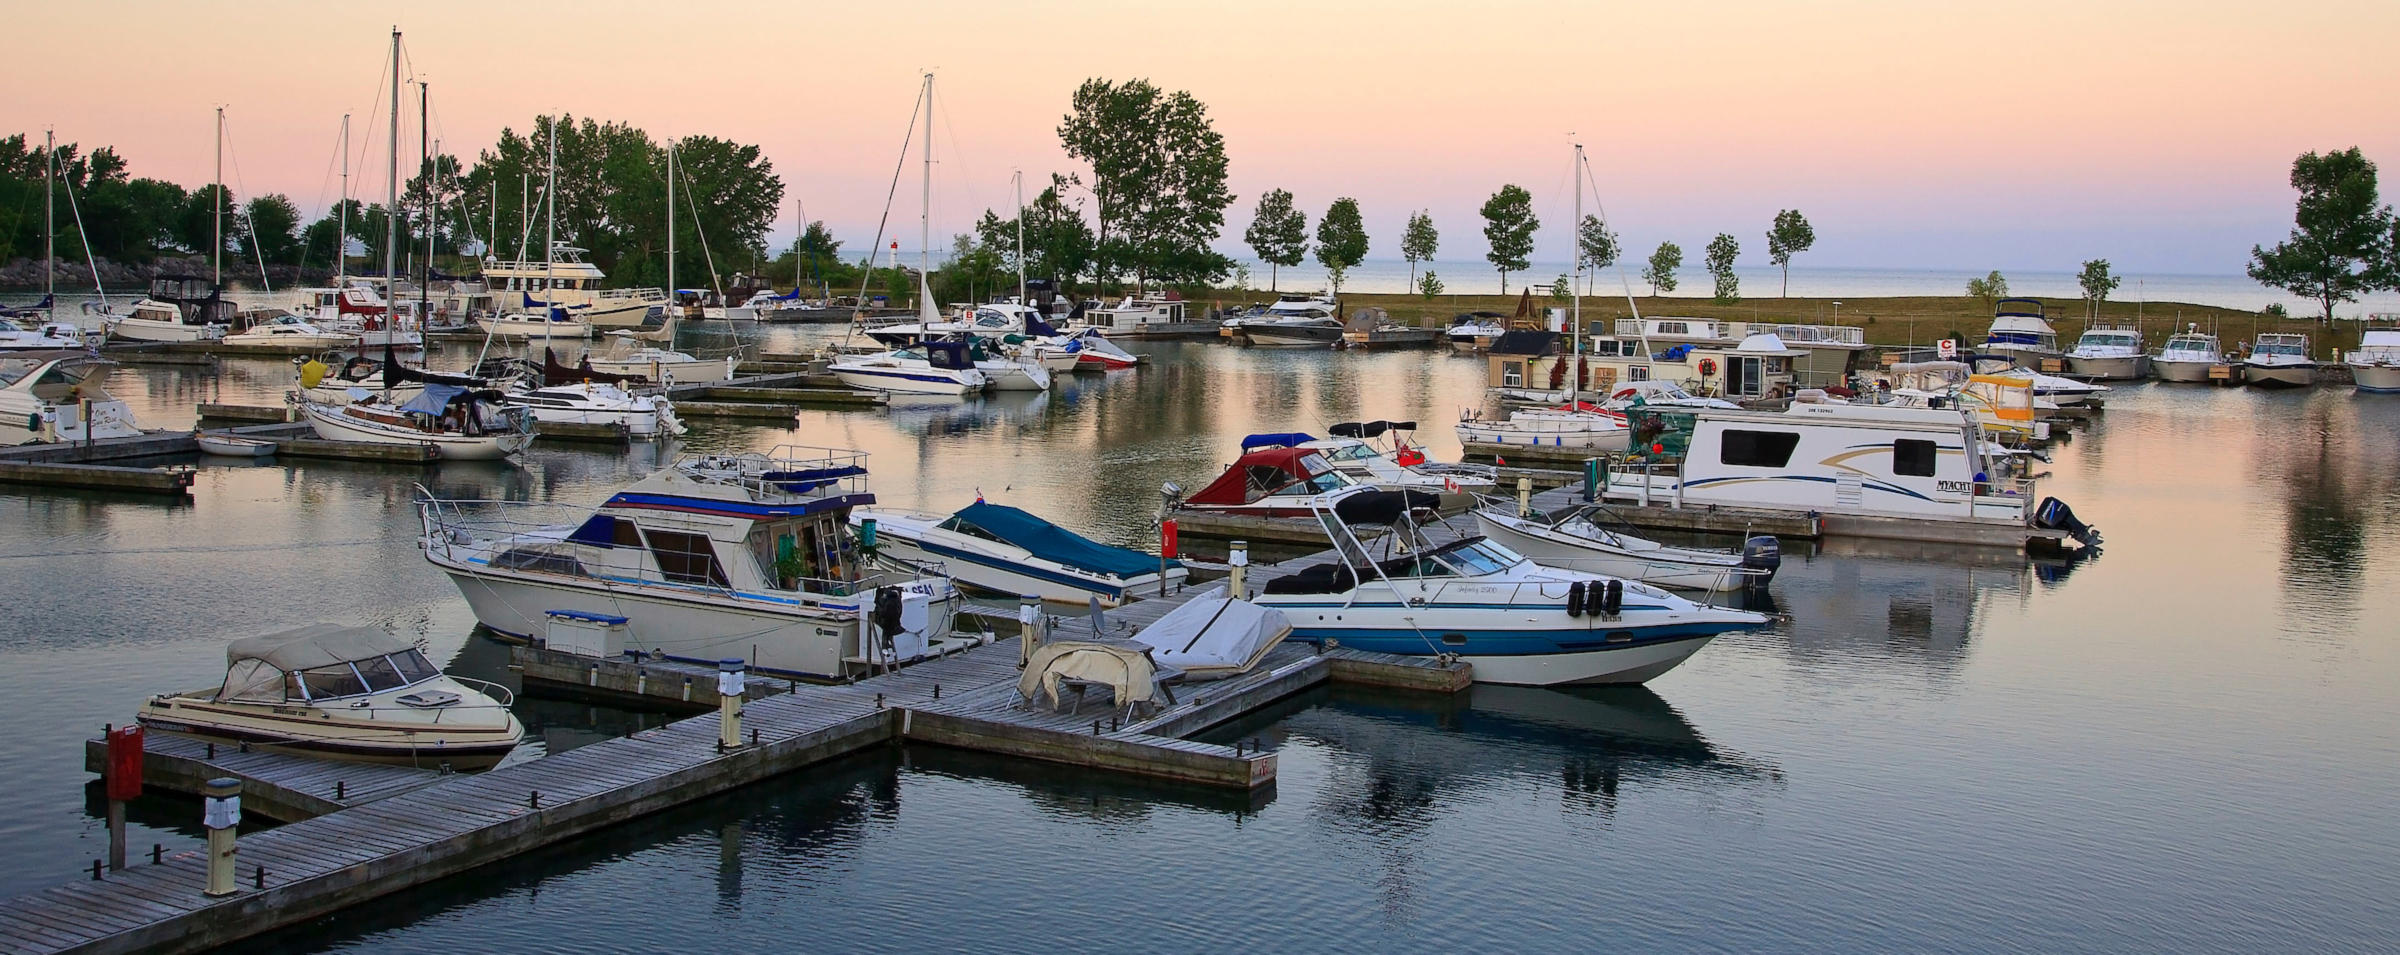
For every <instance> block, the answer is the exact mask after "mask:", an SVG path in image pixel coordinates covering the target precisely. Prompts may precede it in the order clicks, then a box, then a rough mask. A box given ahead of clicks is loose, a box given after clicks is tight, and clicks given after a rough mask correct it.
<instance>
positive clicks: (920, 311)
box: [917, 73, 941, 327]
mask: <svg viewBox="0 0 2400 955" xmlns="http://www.w3.org/2000/svg"><path fill="white" fill-rule="evenodd" d="M924 191H925V203H924V206H923V208H921V209H920V210H919V211H918V214H917V321H918V322H919V325H920V327H922V323H924V322H931V321H938V320H940V318H941V313H940V312H938V311H935V310H934V307H933V74H931V73H927V74H925V186H924Z"/></svg>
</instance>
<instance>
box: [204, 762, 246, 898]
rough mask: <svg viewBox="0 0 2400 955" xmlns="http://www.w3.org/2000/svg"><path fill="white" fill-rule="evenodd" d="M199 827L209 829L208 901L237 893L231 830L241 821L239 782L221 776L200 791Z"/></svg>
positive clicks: (240, 786)
mask: <svg viewBox="0 0 2400 955" xmlns="http://www.w3.org/2000/svg"><path fill="white" fill-rule="evenodd" d="M200 795H201V797H202V800H201V802H202V806H203V808H202V810H201V815H200V824H201V825H202V826H205V827H207V829H208V888H207V889H206V890H205V892H204V894H206V895H208V896H209V897H210V898H224V897H225V896H228V895H232V894H233V893H235V892H237V891H240V890H239V889H236V888H234V885H233V878H234V876H233V854H234V852H235V851H236V847H235V846H234V827H236V826H239V825H241V822H242V781H241V780H239V779H235V778H233V777H231V776H221V777H218V778H216V779H211V780H209V781H208V785H207V786H205V787H202V788H201V790H200Z"/></svg>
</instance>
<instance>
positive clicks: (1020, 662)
mask: <svg viewBox="0 0 2400 955" xmlns="http://www.w3.org/2000/svg"><path fill="white" fill-rule="evenodd" d="M1017 637H1018V639H1017V668H1018V669H1024V667H1025V665H1026V664H1028V663H1031V662H1033V650H1034V648H1035V647H1039V646H1041V645H1042V596H1041V595H1040V594H1025V595H1023V596H1020V597H1018V598H1017Z"/></svg>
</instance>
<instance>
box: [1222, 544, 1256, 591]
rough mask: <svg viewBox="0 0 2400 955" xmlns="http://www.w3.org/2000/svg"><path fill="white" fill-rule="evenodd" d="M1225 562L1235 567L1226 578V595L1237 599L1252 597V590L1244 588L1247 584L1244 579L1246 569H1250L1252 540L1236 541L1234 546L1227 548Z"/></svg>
mask: <svg viewBox="0 0 2400 955" xmlns="http://www.w3.org/2000/svg"><path fill="white" fill-rule="evenodd" d="M1225 563H1226V565H1227V566H1230V567H1232V568H1233V571H1232V573H1231V575H1230V576H1228V577H1226V578H1225V580H1226V583H1225V594H1226V596H1229V597H1232V598H1233V599H1235V600H1248V599H1250V591H1248V590H1246V589H1244V586H1245V584H1244V581H1243V579H1242V578H1243V576H1244V571H1247V570H1249V569H1250V542H1249V541H1234V542H1233V546H1231V547H1229V548H1227V549H1226V552H1225Z"/></svg>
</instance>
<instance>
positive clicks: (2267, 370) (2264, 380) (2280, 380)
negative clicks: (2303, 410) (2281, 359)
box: [2242, 364, 2317, 388]
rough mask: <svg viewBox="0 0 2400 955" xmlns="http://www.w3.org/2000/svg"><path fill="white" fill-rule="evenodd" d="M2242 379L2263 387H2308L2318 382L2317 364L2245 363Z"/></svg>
mask: <svg viewBox="0 0 2400 955" xmlns="http://www.w3.org/2000/svg"><path fill="white" fill-rule="evenodd" d="M2242 380H2243V381H2246V382H2249V383H2250V384H2253V385H2257V386H2259V387H2261V388H2306V387H2308V386H2310V385H2314V384H2316V383H2317V366H2315V365H2257V364H2245V365H2243V366H2242Z"/></svg>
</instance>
